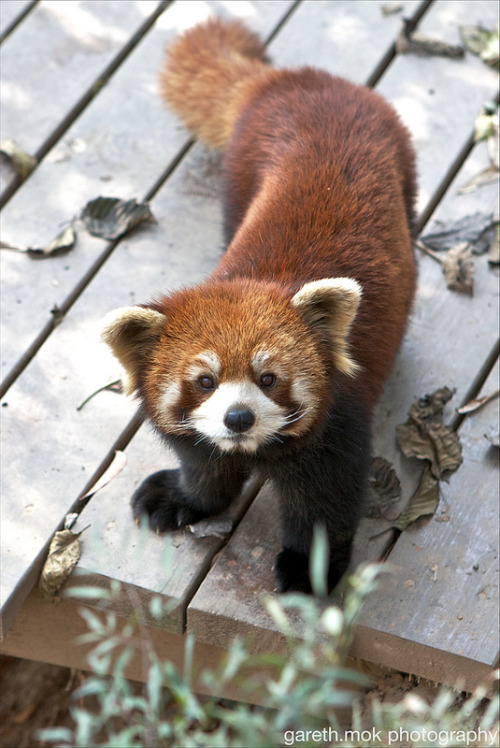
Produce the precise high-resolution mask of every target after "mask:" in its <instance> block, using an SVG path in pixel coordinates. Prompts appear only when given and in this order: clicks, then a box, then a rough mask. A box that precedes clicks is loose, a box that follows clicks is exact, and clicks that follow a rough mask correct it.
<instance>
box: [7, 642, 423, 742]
mask: <svg viewBox="0 0 500 748" xmlns="http://www.w3.org/2000/svg"><path fill="white" fill-rule="evenodd" d="M367 674H368V675H369V676H370V677H371V678H372V679H373V681H374V688H373V689H372V690H371V691H369V692H368V693H367V695H366V697H365V707H366V706H367V704H368V702H369V699H370V698H371V697H372V696H377V697H378V698H380V699H381V700H386V699H387V700H389V701H399V700H400V699H401V698H403V696H404V694H405V693H407V692H408V691H413V692H418V695H419V696H421V697H423V698H426V699H432V698H433V696H434V695H435V687H434V686H433V685H432V684H429V683H424V682H422V681H420V682H419V683H418V682H417V681H416V680H415V679H412V678H409V677H408V676H406V675H403V674H401V673H394V672H388V671H382V670H378V669H377V670H375V669H373V670H372V669H370V672H368V673H367ZM85 678H86V673H85V672H83V671H80V670H71V669H69V668H64V667H58V666H56V665H47V664H44V663H39V662H31V661H29V660H19V659H17V658H15V657H6V656H0V689H1V690H0V696H1V698H0V748H42V747H43V746H45V745H47V744H46V743H43V742H41V741H39V740H37V739H36V737H35V736H36V732H37V730H40V729H43V728H48V727H55V726H58V727H60V726H62V727H65V726H68V727H71V726H72V719H71V716H70V714H69V708H70V706H71V705H72V704H74V701H73V700H72V692H73V691H75V690H76V689H77V688H78V687H79V686H80V685H81V684H82V683H83V682H84V680H85ZM137 688H138V690H139V691H140V690H141V688H142V686H141V685H140V684H137ZM86 706H87V707H89V704H88V703H86Z"/></svg>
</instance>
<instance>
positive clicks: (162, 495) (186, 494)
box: [131, 453, 248, 532]
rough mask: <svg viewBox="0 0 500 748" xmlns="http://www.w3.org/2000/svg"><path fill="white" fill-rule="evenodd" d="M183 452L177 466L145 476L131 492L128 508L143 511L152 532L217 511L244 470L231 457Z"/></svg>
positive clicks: (235, 490)
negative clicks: (189, 455)
mask: <svg viewBox="0 0 500 748" xmlns="http://www.w3.org/2000/svg"><path fill="white" fill-rule="evenodd" d="M197 457H198V459H197V460H196V461H195V460H194V459H192V458H191V459H188V458H187V457H185V456H184V459H183V460H182V463H181V467H180V468H179V469H178V470H161V471H159V472H158V473H154V474H153V475H150V476H149V477H148V478H146V480H145V481H143V483H141V485H140V486H139V488H138V489H137V490H136V491H135V493H134V495H133V496H132V500H131V504H132V512H133V516H134V519H135V520H136V521H138V520H139V519H140V518H141V517H142V516H143V515H146V517H147V518H148V522H149V526H150V527H151V529H152V530H154V531H156V532H164V531H165V530H174V529H177V528H179V527H184V526H185V525H189V524H191V523H193V522H198V521H199V520H201V519H204V518H205V517H211V516H213V515H215V514H219V512H222V511H223V510H224V509H226V507H228V506H229V504H230V503H231V501H232V500H233V499H235V498H236V497H237V496H238V495H239V493H240V491H241V489H242V486H243V483H244V482H245V480H246V478H247V477H248V470H245V468H244V466H243V465H241V464H240V462H238V461H237V460H235V459H228V458H224V457H223V458H220V459H218V460H214V461H213V462H210V461H209V460H207V461H204V460H203V454H202V453H200V455H197Z"/></svg>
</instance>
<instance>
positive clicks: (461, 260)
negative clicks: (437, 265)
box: [442, 242, 474, 296]
mask: <svg viewBox="0 0 500 748" xmlns="http://www.w3.org/2000/svg"><path fill="white" fill-rule="evenodd" d="M442 266H443V273H444V277H445V278H446V285H447V286H448V288H450V289H451V290H452V291H460V292H461V293H466V294H469V296H472V295H473V293H474V260H473V258H472V251H471V248H470V246H469V244H468V243H467V242H461V243H460V244H457V245H456V246H455V247H452V248H451V249H449V250H448V251H447V252H446V254H445V256H444V257H443V259H442Z"/></svg>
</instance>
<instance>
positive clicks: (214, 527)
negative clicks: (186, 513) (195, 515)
mask: <svg viewBox="0 0 500 748" xmlns="http://www.w3.org/2000/svg"><path fill="white" fill-rule="evenodd" d="M188 527H189V529H190V531H191V532H192V533H193V535H194V536H195V538H225V537H227V536H228V535H230V534H231V532H232V529H233V521H232V520H231V518H230V517H220V518H217V519H202V520H200V522H196V523H194V524H192V525H188Z"/></svg>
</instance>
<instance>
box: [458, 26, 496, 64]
mask: <svg viewBox="0 0 500 748" xmlns="http://www.w3.org/2000/svg"><path fill="white" fill-rule="evenodd" d="M460 35H461V37H462V41H463V43H464V44H465V46H466V48H467V49H468V50H469V52H472V54H474V55H477V56H478V57H480V58H481V59H482V60H483V62H485V63H486V64H487V65H489V67H492V68H496V69H498V67H499V51H498V47H499V35H498V27H497V28H494V29H487V28H485V27H484V26H460Z"/></svg>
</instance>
